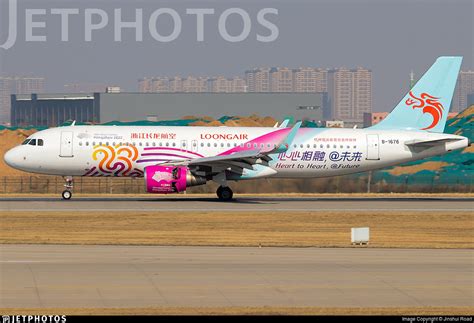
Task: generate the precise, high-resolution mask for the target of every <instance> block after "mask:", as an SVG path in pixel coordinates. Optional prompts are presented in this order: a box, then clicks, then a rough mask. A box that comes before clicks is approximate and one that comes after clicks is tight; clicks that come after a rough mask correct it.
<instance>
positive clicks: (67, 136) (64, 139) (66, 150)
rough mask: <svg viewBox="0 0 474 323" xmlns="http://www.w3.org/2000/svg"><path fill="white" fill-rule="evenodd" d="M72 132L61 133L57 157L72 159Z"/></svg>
mask: <svg viewBox="0 0 474 323" xmlns="http://www.w3.org/2000/svg"><path fill="white" fill-rule="evenodd" d="M72 135H73V133H72V131H63V132H61V144H60V145H61V147H60V150H59V157H73V156H74V155H73V154H72V137H73V136H72Z"/></svg>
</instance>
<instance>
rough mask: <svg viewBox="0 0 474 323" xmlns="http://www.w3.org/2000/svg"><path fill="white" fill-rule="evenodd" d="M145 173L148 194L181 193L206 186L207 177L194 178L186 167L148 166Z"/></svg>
mask: <svg viewBox="0 0 474 323" xmlns="http://www.w3.org/2000/svg"><path fill="white" fill-rule="evenodd" d="M144 173H145V174H144V175H145V185H146V191H147V192H148V193H156V194H170V193H179V192H183V191H186V187H189V186H196V185H202V184H206V178H205V177H201V176H194V175H193V174H191V172H190V171H189V168H187V167H185V166H148V167H146V168H145V172H144Z"/></svg>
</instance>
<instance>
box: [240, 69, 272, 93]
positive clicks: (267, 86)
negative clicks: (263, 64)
mask: <svg viewBox="0 0 474 323" xmlns="http://www.w3.org/2000/svg"><path fill="white" fill-rule="evenodd" d="M245 81H246V82H247V92H270V91H271V83H270V69H269V68H257V69H253V70H249V71H245Z"/></svg>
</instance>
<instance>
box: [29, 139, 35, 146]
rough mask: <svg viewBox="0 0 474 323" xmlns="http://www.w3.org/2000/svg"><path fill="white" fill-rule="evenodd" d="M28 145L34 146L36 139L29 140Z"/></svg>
mask: <svg viewBox="0 0 474 323" xmlns="http://www.w3.org/2000/svg"><path fill="white" fill-rule="evenodd" d="M28 145H31V146H36V139H31V140H30V142H29V143H28Z"/></svg>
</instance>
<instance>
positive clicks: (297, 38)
mask: <svg viewBox="0 0 474 323" xmlns="http://www.w3.org/2000/svg"><path fill="white" fill-rule="evenodd" d="M10 1H14V0H10ZM16 1H18V23H17V30H18V35H17V39H16V42H15V44H14V45H13V46H12V47H11V48H9V49H2V48H0V73H1V74H4V75H30V76H41V77H45V78H46V90H47V91H48V92H64V84H68V83H85V82H90V83H106V84H116V85H120V86H121V87H122V88H123V90H125V91H137V89H138V87H137V80H138V79H139V78H141V77H146V76H148V77H151V76H161V75H163V76H175V75H181V76H187V75H196V76H218V75H224V76H228V77H232V76H238V75H239V76H244V71H245V70H246V69H249V68H252V67H260V66H263V67H271V66H287V67H293V68H297V67H301V66H312V67H324V68H333V67H349V68H352V67H358V66H362V67H366V68H370V69H371V70H372V72H373V91H374V93H373V99H374V104H373V110H374V111H390V110H391V109H392V108H393V107H394V106H395V105H396V104H397V103H398V101H399V100H400V99H401V98H402V97H403V96H404V94H405V92H406V91H407V89H408V85H409V73H410V71H411V70H413V71H414V73H415V76H417V77H420V76H421V75H422V74H423V73H424V72H425V71H426V70H427V69H428V68H429V67H430V66H431V64H432V63H433V62H434V61H435V59H436V58H437V57H439V56H445V55H461V56H463V57H464V60H463V65H462V69H463V70H469V69H471V70H473V69H474V66H473V64H474V23H473V15H474V1H472V0H446V1H439V0H351V1H349V0H345V1H340V0H314V1H300V0H287V1H283V0H273V1H267V0H265V1H262V0H242V1H228V0H219V1H199V0H193V1H179V0H174V1H152V0H147V1H141V0H138V1H131V0H130V1H125V0H99V1H89V0H87V1H82V0H61V1H59V0H55V1H51V0H46V1H43V0H34V1H33V0H16ZM8 4H9V2H8V0H0V44H4V43H5V42H6V40H7V38H8V35H9V34H10V32H11V30H10V28H9V24H10V22H11V19H10V15H9V5H8ZM54 8H59V9H64V8H69V9H78V12H79V13H78V14H75V15H70V16H69V33H68V37H69V39H68V41H61V34H62V32H63V33H64V32H65V31H64V28H61V19H60V16H59V15H57V14H56V15H55V14H52V13H51V9H54ZM160 8H161V9H163V8H170V9H171V10H172V11H174V12H176V13H177V14H178V16H179V19H180V20H181V22H182V26H181V32H180V33H179V34H178V36H177V37H176V38H175V39H174V40H172V41H169V42H160V41H158V40H156V39H155V38H153V35H152V33H151V32H150V28H149V24H150V17H151V16H152V15H153V13H154V12H155V11H156V10H159V9H160ZM195 8H198V9H202V8H207V9H213V11H214V14H209V15H205V17H204V29H203V37H204V38H203V41H198V40H197V31H196V28H197V27H196V26H197V22H196V16H195V15H191V14H187V13H186V10H187V9H195ZM232 8H239V10H240V11H241V12H242V11H243V12H245V13H246V14H248V17H249V18H250V20H249V22H250V25H249V24H244V23H243V20H242V19H241V18H240V16H239V15H237V14H231V15H229V17H228V19H227V20H226V21H227V22H226V25H225V26H226V29H225V31H227V33H228V34H229V35H230V36H236V35H239V34H240V33H241V32H242V31H243V27H244V25H245V26H247V27H250V31H249V33H248V36H247V37H245V38H244V39H243V40H242V41H238V42H229V41H228V40H226V39H224V37H223V36H222V33H221V32H220V30H221V29H219V20H220V19H221V18H222V14H223V13H225V12H226V11H228V10H231V11H232ZM264 8H274V9H277V10H278V14H267V15H266V16H264V17H266V20H267V21H269V22H270V23H271V24H272V25H273V26H276V28H277V29H278V36H277V37H273V38H274V40H272V41H270V42H262V41H259V40H257V35H260V36H263V37H265V36H270V35H271V34H272V31H271V30H270V29H269V28H267V27H265V26H264V25H262V24H261V23H260V22H259V20H258V18H257V16H258V12H259V11H261V10H262V9H264ZM27 9H28V10H31V9H44V10H45V12H46V14H42V13H40V14H36V15H33V18H32V21H33V22H34V23H36V24H38V23H41V22H44V24H45V27H44V28H42V27H35V28H32V30H33V32H32V33H33V35H34V36H45V37H46V41H35V42H33V41H30V40H31V39H27V36H26V33H27V31H28V30H29V29H28V28H26V25H27V18H26V16H27V14H26V10H27ZM86 9H102V10H103V11H104V12H105V13H106V15H107V17H108V24H107V25H106V26H105V27H104V28H102V29H98V30H94V31H92V34H91V35H92V40H91V41H85V38H86V34H87V33H86V32H85V29H86V23H85V21H86V13H85V10H86ZM115 9H121V14H122V17H123V18H122V19H123V20H124V21H132V20H135V12H136V9H142V12H143V19H142V24H141V25H142V26H143V40H142V41H136V33H135V30H133V29H124V30H123V31H122V40H121V41H116V40H115V39H114V38H115V37H116V34H115V31H114V24H115V23H116V19H115V17H114V10H115ZM93 18H94V19H96V20H94V19H93V22H94V23H98V20H99V16H97V15H96V16H94V17H93ZM154 28H155V29H156V31H157V32H158V33H159V34H161V35H169V34H170V33H172V31H173V28H174V24H173V23H172V19H171V16H170V15H168V14H162V15H160V16H159V18H158V19H157V23H156V25H155V26H154ZM152 29H153V28H152ZM273 36H275V35H273ZM257 112H258V111H257Z"/></svg>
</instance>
